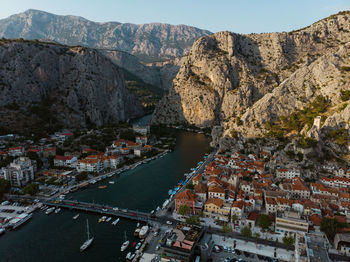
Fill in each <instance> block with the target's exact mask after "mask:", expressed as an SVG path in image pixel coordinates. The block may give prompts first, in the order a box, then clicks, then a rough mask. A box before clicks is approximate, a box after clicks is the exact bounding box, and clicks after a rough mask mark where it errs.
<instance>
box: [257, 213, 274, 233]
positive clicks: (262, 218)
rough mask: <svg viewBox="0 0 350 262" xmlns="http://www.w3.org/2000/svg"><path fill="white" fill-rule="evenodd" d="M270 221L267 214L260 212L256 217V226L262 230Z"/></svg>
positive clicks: (266, 227) (268, 225)
mask: <svg viewBox="0 0 350 262" xmlns="http://www.w3.org/2000/svg"><path fill="white" fill-rule="evenodd" d="M271 224H272V222H271V219H270V216H269V215H266V214H260V215H259V218H258V226H259V227H261V228H262V229H263V230H266V229H268V228H269V227H270V226H271Z"/></svg>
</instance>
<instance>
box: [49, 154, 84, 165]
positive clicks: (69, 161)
mask: <svg viewBox="0 0 350 262" xmlns="http://www.w3.org/2000/svg"><path fill="white" fill-rule="evenodd" d="M53 161H54V165H55V166H65V167H76V165H77V161H78V159H77V158H76V157H74V156H61V155H56V157H55V158H54V160H53Z"/></svg>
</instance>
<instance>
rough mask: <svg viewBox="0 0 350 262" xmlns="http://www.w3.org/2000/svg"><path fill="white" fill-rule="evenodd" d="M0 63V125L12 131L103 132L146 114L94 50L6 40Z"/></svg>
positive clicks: (119, 76)
mask: <svg viewBox="0 0 350 262" xmlns="http://www.w3.org/2000/svg"><path fill="white" fill-rule="evenodd" d="M0 61H1V63H0V125H1V126H2V127H5V128H8V129H10V130H21V129H23V128H29V129H30V128H39V129H40V128H45V127H47V128H50V129H52V130H54V129H55V128H58V127H65V126H66V127H84V126H86V125H87V124H94V125H97V126H100V125H103V124H106V123H115V122H118V121H120V120H122V121H125V120H127V119H129V118H132V117H137V116H140V115H141V114H142V113H143V111H142V106H141V104H140V102H139V101H138V99H137V97H136V96H135V95H134V94H132V93H130V92H129V91H128V90H127V89H126V88H125V86H124V79H123V77H122V74H121V73H120V72H119V69H118V67H117V66H115V65H114V64H113V63H111V61H110V60H109V59H107V58H106V57H105V56H103V55H101V54H100V53H99V52H98V51H96V50H94V49H88V48H82V47H67V46H63V45H57V44H50V43H42V42H39V41H23V40H6V39H2V40H0ZM22 131H23V130H22Z"/></svg>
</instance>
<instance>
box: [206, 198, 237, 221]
mask: <svg viewBox="0 0 350 262" xmlns="http://www.w3.org/2000/svg"><path fill="white" fill-rule="evenodd" d="M230 208H231V204H229V203H225V202H224V200H223V199H221V198H209V199H208V200H207V201H206V202H205V205H204V215H205V217H208V218H212V219H215V220H222V221H228V219H229V216H230Z"/></svg>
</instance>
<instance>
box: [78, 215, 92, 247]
mask: <svg viewBox="0 0 350 262" xmlns="http://www.w3.org/2000/svg"><path fill="white" fill-rule="evenodd" d="M86 231H87V237H88V238H87V240H86V241H85V242H84V243H83V244H82V245H81V246H80V252H82V251H84V250H85V249H87V248H88V247H89V246H90V245H91V244H92V241H94V237H91V238H90V232H89V221H88V220H87V219H86Z"/></svg>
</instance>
